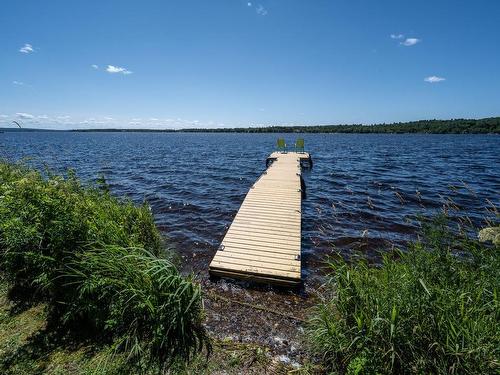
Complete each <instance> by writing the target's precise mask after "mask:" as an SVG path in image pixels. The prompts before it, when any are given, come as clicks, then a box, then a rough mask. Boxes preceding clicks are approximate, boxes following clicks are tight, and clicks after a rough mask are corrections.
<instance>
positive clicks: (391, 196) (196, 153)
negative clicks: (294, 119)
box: [0, 132, 500, 285]
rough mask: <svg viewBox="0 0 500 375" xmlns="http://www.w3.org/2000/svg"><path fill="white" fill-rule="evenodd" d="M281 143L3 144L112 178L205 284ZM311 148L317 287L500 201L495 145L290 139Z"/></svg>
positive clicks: (394, 138)
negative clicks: (354, 260) (339, 262)
mask: <svg viewBox="0 0 500 375" xmlns="http://www.w3.org/2000/svg"><path fill="white" fill-rule="evenodd" d="M278 136H280V135H278V134H209V133H196V134H189V133H175V134H172V133H70V132H60V133H59V132H53V133H52V132H35V133H3V134H1V139H0V144H1V148H0V157H3V158H7V159H9V160H19V159H23V158H25V159H26V160H27V162H28V163H29V164H31V165H34V166H37V167H42V166H48V167H49V168H50V169H51V170H54V171H56V172H60V173H64V172H65V171H66V170H67V169H68V168H72V169H74V170H75V171H76V173H77V175H78V176H79V177H81V178H82V179H83V180H86V181H93V180H95V179H96V178H97V177H98V176H99V175H104V177H105V179H106V181H107V182H108V183H109V185H110V188H111V191H112V193H113V194H115V195H117V196H127V197H130V198H131V199H133V200H134V201H136V202H142V201H143V200H146V201H147V202H149V204H150V205H151V207H152V210H153V213H154V215H155V218H156V223H157V225H158V228H159V229H160V230H161V231H162V232H163V234H165V235H166V236H167V237H168V238H169V241H170V243H171V244H172V245H173V246H174V247H175V248H176V249H177V251H179V253H180V254H181V256H182V258H183V259H184V267H185V268H186V269H189V270H194V271H195V272H200V273H204V272H205V270H206V268H207V266H208V263H209V261H210V259H211V258H212V256H213V254H214V253H215V250H216V248H217V246H218V244H219V242H220V241H221V240H222V238H223V236H224V234H225V231H226V230H227V228H228V226H229V225H230V224H231V221H232V218H233V217H234V215H235V214H236V212H237V210H238V208H239V205H240V204H241V202H242V200H243V199H244V197H245V194H246V192H247V190H248V189H249V187H250V186H251V185H252V183H253V182H254V181H255V180H256V179H257V178H258V176H259V175H260V174H261V173H262V172H263V171H264V169H265V159H266V157H267V156H268V155H269V153H270V152H272V151H273V149H274V144H275V141H276V138H277V137H278ZM281 136H283V137H284V138H285V139H286V141H287V143H289V144H292V143H293V141H294V140H295V139H296V138H298V137H303V138H304V139H305V144H306V150H307V151H309V152H310V153H311V154H312V157H313V161H314V168H313V169H312V170H311V171H305V172H304V179H305V182H306V186H307V198H306V199H305V200H304V201H303V207H302V209H303V217H302V236H303V240H302V252H303V278H304V280H305V283H306V285H307V284H308V283H315V282H317V281H318V278H319V279H321V277H320V274H321V272H320V271H319V270H320V268H321V267H320V265H321V263H322V261H323V259H324V258H325V257H326V256H328V255H329V254H331V253H332V251H333V249H334V248H335V249H337V250H340V251H341V252H344V253H345V254H347V255H349V254H352V253H353V252H361V253H363V254H365V255H367V256H368V257H369V258H375V257H376V256H377V252H378V250H380V249H384V248H386V249H387V248H390V247H391V246H393V245H396V246H403V245H404V243H405V242H406V241H408V240H409V239H412V238H413V237H414V235H415V230H416V222H415V217H416V215H417V214H419V213H427V214H429V213H432V212H433V211H436V210H439V209H441V208H442V206H443V204H445V203H446V201H447V198H448V197H451V198H452V199H453V202H454V204H455V205H456V206H458V207H459V208H460V209H462V210H463V211H465V212H467V214H468V215H469V217H471V219H472V220H475V221H476V222H477V223H480V221H481V220H482V218H483V217H484V216H485V214H486V208H487V207H488V206H491V204H493V205H496V206H498V205H499V203H500V201H499V199H500V172H499V171H500V153H499V152H498V150H499V149H500V137H499V136H495V135H422V134H419V135H396V134H393V135H391V134H383V135H377V134H305V135H299V134H285V135H281Z"/></svg>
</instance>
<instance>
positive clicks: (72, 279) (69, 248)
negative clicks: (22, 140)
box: [0, 162, 208, 362]
mask: <svg viewBox="0 0 500 375" xmlns="http://www.w3.org/2000/svg"><path fill="white" fill-rule="evenodd" d="M162 253H165V252H164V251H162V244H161V239H160V235H159V232H158V231H157V229H156V227H155V225H154V220H153V216H152V214H151V212H150V209H149V207H148V206H147V205H146V204H144V205H142V206H140V207H137V206H134V205H133V204H132V203H131V202H130V201H120V200H118V199H117V198H115V197H113V196H111V195H110V194H109V192H107V189H99V188H98V187H93V186H89V187H85V186H83V185H82V184H81V183H80V182H79V181H78V179H77V178H76V177H75V175H74V174H72V173H70V174H69V176H68V177H67V178H62V177H59V176H54V175H51V174H49V175H48V176H47V177H44V176H42V174H41V173H39V172H37V171H34V170H30V169H28V168H26V167H23V166H20V165H13V164H8V163H5V162H0V266H1V270H2V272H3V274H4V277H5V278H6V279H7V280H8V281H9V283H10V285H11V287H12V288H13V289H14V290H16V289H17V290H22V291H25V292H26V291H28V293H24V295H25V296H28V299H33V298H34V297H33V296H34V295H37V296H38V298H40V299H42V300H43V301H46V302H47V303H48V306H49V318H50V319H49V322H52V325H54V326H64V327H66V329H70V328H71V327H72V328H74V327H79V328H80V330H84V331H91V332H99V333H100V334H101V337H103V336H108V337H110V338H112V339H113V340H116V341H117V344H118V345H117V347H120V348H122V349H126V350H129V351H130V352H131V354H132V355H131V358H137V356H136V355H135V354H139V352H140V353H141V354H148V355H149V356H150V358H151V359H155V360H157V361H159V362H165V361H167V360H170V359H173V357H179V356H180V357H182V358H183V359H189V358H190V357H191V355H192V354H193V353H194V352H197V351H199V350H201V349H202V347H203V346H204V345H207V344H208V339H207V337H206V334H205V331H204V329H203V326H202V324H201V316H202V309H201V296H200V289H199V286H197V285H195V284H194V283H193V282H192V280H191V279H190V278H189V277H188V278H185V277H182V276H181V275H180V274H179V272H178V270H177V269H176V267H174V266H173V265H172V263H171V262H170V260H169V259H168V258H165V256H166V254H162Z"/></svg>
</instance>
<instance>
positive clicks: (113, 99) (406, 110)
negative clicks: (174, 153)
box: [0, 0, 500, 128]
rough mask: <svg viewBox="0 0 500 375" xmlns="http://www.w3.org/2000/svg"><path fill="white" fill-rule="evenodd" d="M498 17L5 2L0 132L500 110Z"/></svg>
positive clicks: (378, 7) (438, 11) (352, 5)
mask: <svg viewBox="0 0 500 375" xmlns="http://www.w3.org/2000/svg"><path fill="white" fill-rule="evenodd" d="M499 23H500V1H496V0H488V1H485V0H477V1H472V0H470V1H461V0H435V1H427V0H425V1H414V0H413V1H405V0H399V1H384V0H379V1H373V0H365V1H360V0H350V1H347V0H342V1H340V0H330V1H327V0H323V1H322V0H259V1H250V2H249V1H240V0H200V1H194V0H179V1H167V0H162V1H147V0H144V1H126V0H122V1H104V0H102V1H68V0H64V1H56V0H51V1H40V0H32V1H23V0H3V1H2V3H1V5H0V126H9V123H10V122H11V121H12V120H15V119H17V120H20V121H21V122H22V123H23V124H25V126H30V127H44V128H82V127H83V128H96V127H97V128H103V127H133V128H190V127H219V126H257V125H274V124H304V125H305V124H338V123H366V124H370V123H378V122H394V121H410V120H416V119H430V118H458V117H467V118H479V117H488V116H498V115H500V27H499Z"/></svg>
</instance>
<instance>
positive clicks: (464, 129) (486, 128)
mask: <svg viewBox="0 0 500 375" xmlns="http://www.w3.org/2000/svg"><path fill="white" fill-rule="evenodd" d="M0 131H9V132H12V131H48V130H44V129H33V128H31V129H30V128H23V129H19V128H0ZM52 131H56V130H52ZM70 131H73V132H166V133H173V132H180V133H184V132H186V133H396V134H405V133H427V134H500V117H489V118H483V119H478V120H474V119H453V120H421V121H411V122H395V123H392V124H386V123H383V124H374V125H362V124H355V125H309V126H262V127H246V128H216V129H207V128H196V129H178V130H175V129H163V130H161V129H140V128H136V129H120V128H115V129H109V128H108V129H76V130H70Z"/></svg>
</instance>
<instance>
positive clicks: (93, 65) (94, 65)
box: [90, 64, 99, 69]
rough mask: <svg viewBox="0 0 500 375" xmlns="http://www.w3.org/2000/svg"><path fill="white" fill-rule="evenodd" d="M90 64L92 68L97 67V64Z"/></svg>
mask: <svg viewBox="0 0 500 375" xmlns="http://www.w3.org/2000/svg"><path fill="white" fill-rule="evenodd" d="M90 66H91V67H92V68H94V69H99V65H96V64H92V65H90Z"/></svg>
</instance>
